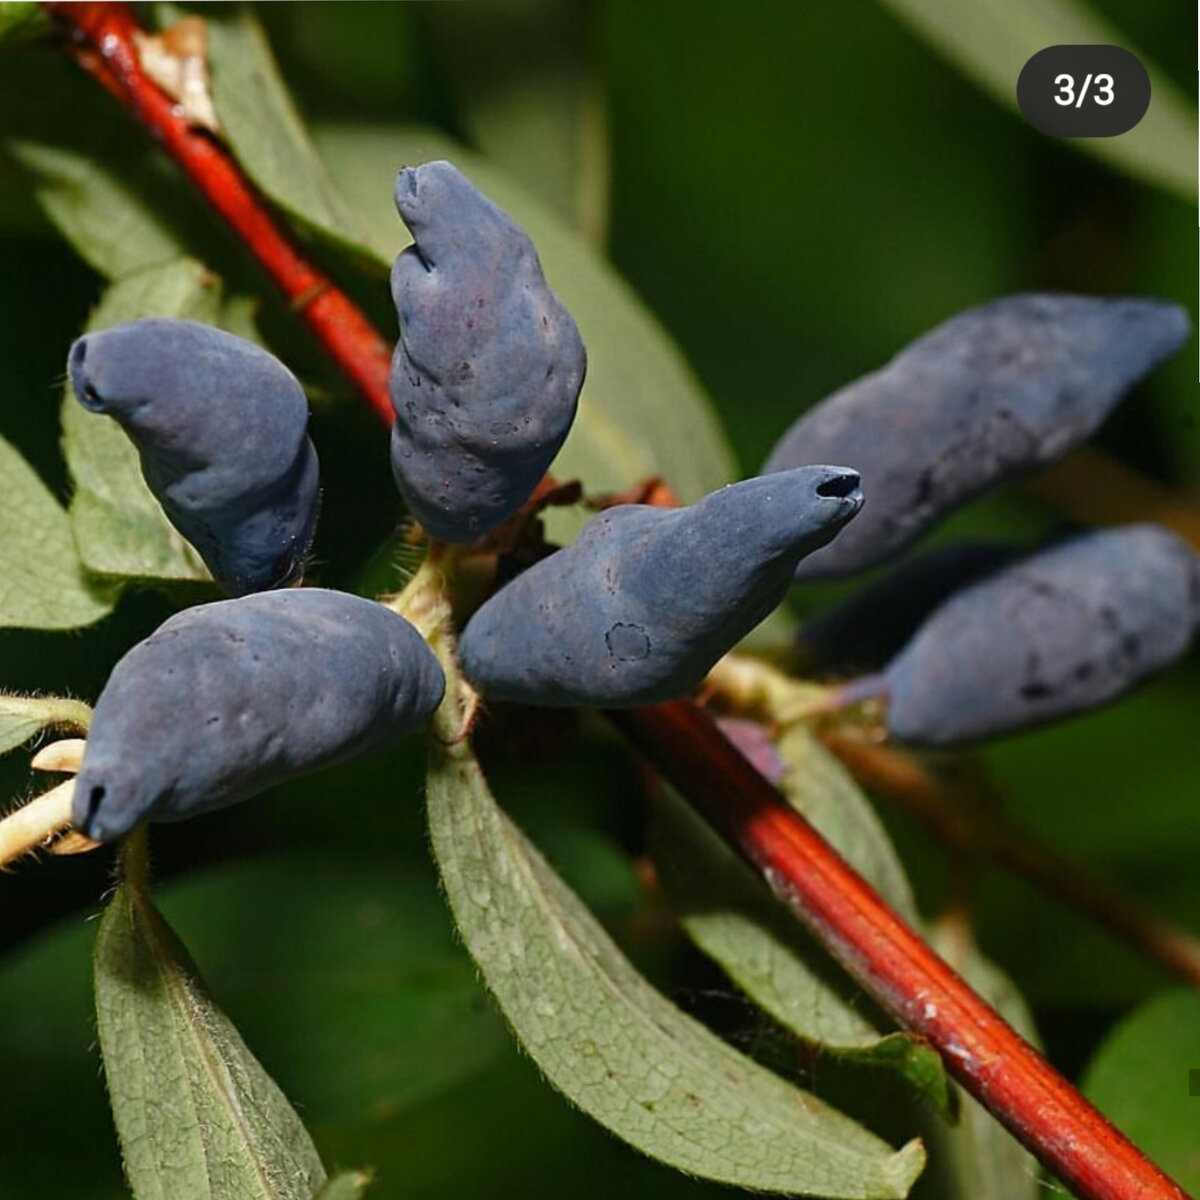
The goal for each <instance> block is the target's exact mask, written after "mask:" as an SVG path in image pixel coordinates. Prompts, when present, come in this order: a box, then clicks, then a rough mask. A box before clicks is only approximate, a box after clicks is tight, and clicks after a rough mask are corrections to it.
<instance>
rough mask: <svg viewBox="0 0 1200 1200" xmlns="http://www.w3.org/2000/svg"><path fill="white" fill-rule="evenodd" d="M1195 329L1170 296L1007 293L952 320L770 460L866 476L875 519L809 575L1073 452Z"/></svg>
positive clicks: (874, 553) (797, 428)
mask: <svg viewBox="0 0 1200 1200" xmlns="http://www.w3.org/2000/svg"><path fill="white" fill-rule="evenodd" d="M1188 328H1189V322H1188V317H1187V314H1186V312H1185V311H1184V310H1183V309H1182V308H1180V307H1179V306H1178V305H1175V304H1168V303H1166V302H1164V301H1161V300H1147V299H1137V298H1114V299H1097V298H1093V297H1088V296H1071V295H1054V294H1044V295H1039V294H1034V295H1018V296H1008V297H1005V298H1004V299H1001V300H996V301H993V302H992V303H990V304H984V305H981V306H980V307H978V308H972V309H968V310H967V311H966V312H964V313H961V314H959V315H958V316H956V317H953V318H952V319H951V320H949V321H947V322H945V323H944V324H942V325H939V326H938V327H937V328H936V329H934V330H933V331H932V332H930V333H927V334H926V335H925V336H924V337H922V338H919V339H918V340H917V341H915V342H914V343H913V344H912V345H911V346H909V347H908V348H907V349H905V350H903V351H901V353H900V354H898V355H897V356H896V357H895V358H894V359H892V361H891V362H890V363H888V365H887V366H885V367H883V368H882V369H881V370H878V371H875V372H874V373H872V374H870V375H867V376H864V377H863V378H862V379H859V380H858V381H857V382H855V383H852V384H850V385H849V386H848V387H845V388H843V389H842V390H841V391H839V392H836V393H835V394H834V395H832V396H830V397H829V398H828V399H826V400H824V401H822V402H821V403H819V404H818V405H816V407H814V408H812V409H810V410H809V411H808V412H806V413H805V414H804V415H803V416H802V417H800V419H799V420H798V421H796V423H795V424H794V425H793V426H792V427H791V429H789V430H788V432H787V433H786V434H785V435H784V436H783V438H782V439H781V440H780V442H779V444H778V445H777V446H776V447H775V449H774V451H773V452H772V453H771V456H770V458H768V460H767V463H766V466H765V467H764V468H763V469H764V470H765V471H778V470H786V469H788V468H791V467H797V466H801V465H802V464H804V463H808V462H852V463H854V464H855V465H856V466H857V467H858V468H859V470H860V471H861V472H862V478H863V488H864V489H865V491H866V494H867V497H868V500H867V504H866V506H865V508H864V509H863V512H862V515H861V516H860V517H859V518H858V520H857V521H855V523H854V525H853V526H852V527H851V528H850V529H848V530H847V531H846V533H845V534H844V535H843V536H842V537H839V538H838V539H837V541H836V542H834V543H833V544H832V545H831V546H829V547H828V548H827V549H825V550H823V551H822V552H821V553H819V554H814V555H813V556H812V557H811V558H809V559H807V560H806V561H805V562H804V563H803V564H801V566H800V569H799V571H798V572H797V578H798V579H818V578H826V577H832V576H839V575H846V574H851V573H853V572H855V571H861V570H864V569H866V568H867V567H871V566H874V565H876V564H877V563H880V562H883V561H885V560H886V559H889V558H891V557H893V556H894V555H896V554H898V553H899V552H900V551H901V550H903V549H904V547H905V546H907V545H909V544H910V543H911V542H912V541H913V540H914V539H915V538H916V537H918V536H919V535H920V534H921V533H923V532H924V531H925V530H926V529H928V528H930V527H931V526H932V525H934V524H936V523H937V522H938V521H940V520H941V519H942V518H943V517H945V516H947V515H948V514H949V513H951V512H952V511H953V510H954V509H956V508H958V507H959V506H960V505H962V504H964V503H966V502H967V501H968V500H970V499H972V498H973V497H975V496H977V495H979V494H980V493H981V492H983V491H985V490H986V489H988V488H989V487H991V486H992V485H994V484H997V483H999V482H1001V481H1002V480H1005V479H1008V478H1011V477H1014V476H1018V475H1022V474H1025V473H1027V472H1030V471H1034V470H1036V469H1038V468H1040V467H1043V466H1046V465H1047V464H1048V463H1052V462H1054V461H1056V460H1057V459H1059V458H1061V457H1062V456H1063V455H1065V454H1066V453H1067V452H1068V451H1069V450H1071V449H1072V448H1074V447H1075V446H1077V445H1078V444H1079V443H1080V442H1082V441H1083V440H1084V439H1085V438H1088V437H1090V436H1091V435H1092V434H1093V433H1094V432H1095V431H1096V429H1097V428H1099V426H1100V425H1101V424H1102V422H1103V421H1104V420H1105V418H1106V417H1107V416H1108V415H1109V413H1110V412H1111V411H1112V409H1113V408H1114V407H1115V405H1116V403H1117V401H1118V400H1119V399H1120V398H1121V396H1122V395H1123V394H1124V393H1125V392H1126V391H1127V390H1128V389H1129V388H1130V387H1131V386H1132V385H1133V384H1134V383H1136V382H1137V381H1138V380H1139V379H1141V378H1142V376H1143V375H1145V374H1146V373H1147V372H1149V371H1150V370H1151V369H1152V368H1154V367H1155V366H1157V365H1158V364H1159V363H1160V362H1162V361H1163V360H1164V359H1165V358H1168V357H1169V356H1170V355H1172V354H1174V353H1175V351H1176V350H1178V349H1179V347H1180V345H1181V344H1182V343H1183V341H1184V339H1185V338H1186V337H1187V334H1188Z"/></svg>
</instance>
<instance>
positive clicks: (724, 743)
mask: <svg viewBox="0 0 1200 1200" xmlns="http://www.w3.org/2000/svg"><path fill="white" fill-rule="evenodd" d="M609 716H610V717H611V719H612V720H613V721H614V723H615V724H616V725H617V726H618V727H619V728H620V729H621V730H622V731H623V732H624V733H625V735H626V736H627V737H628V738H629V739H630V741H632V742H633V743H634V744H635V745H636V746H637V747H638V748H639V749H640V750H641V751H642V753H643V754H645V755H646V757H647V758H648V759H649V760H650V761H651V763H653V765H654V766H655V767H656V768H657V769H658V770H659V771H661V772H662V774H663V775H664V776H665V777H666V778H667V779H668V780H669V781H670V782H671V783H672V784H674V785H675V787H676V788H678V789H679V790H680V791H681V792H682V793H683V794H684V795H686V796H687V798H688V799H689V800H690V801H691V802H692V803H693V804H694V805H696V807H697V809H698V810H699V811H700V812H701V813H702V814H703V815H704V816H705V818H706V819H707V820H708V821H709V822H710V823H711V824H712V825H713V826H714V827H715V828H716V830H717V831H718V832H719V833H720V834H721V836H722V837H723V838H724V839H725V840H726V841H727V842H729V843H730V844H731V845H732V846H734V847H735V848H736V849H737V850H738V851H739V852H740V854H741V855H742V857H743V858H744V859H746V860H747V861H748V862H749V863H750V864H751V865H752V866H753V867H754V868H755V869H756V870H757V871H758V872H759V874H761V875H762V877H763V878H764V879H765V880H766V881H767V883H768V884H769V885H770V887H771V889H772V891H774V893H775V895H776V896H778V898H779V899H780V900H781V901H782V902H783V903H784V904H786V905H787V907H788V908H789V909H791V911H792V912H793V913H794V914H795V915H796V916H797V917H798V918H799V919H800V920H801V922H803V924H804V925H806V926H807V927H808V929H809V930H811V931H812V933H813V934H814V935H815V936H816V937H817V939H818V940H819V941H820V942H821V944H822V945H823V946H824V947H825V948H826V949H827V950H828V951H829V952H830V953H831V954H832V955H833V956H834V957H835V958H836V959H837V960H838V961H839V962H840V963H841V964H842V966H843V967H844V968H845V969H846V971H847V972H849V974H850V975H851V976H853V978H854V979H855V981H856V982H857V983H858V984H859V985H860V986H861V987H862V989H863V990H864V991H865V992H867V994H868V995H870V996H871V997H872V998H873V999H874V1000H875V1001H876V1002H877V1003H878V1004H879V1005H880V1006H881V1007H882V1008H884V1009H885V1010H886V1011H887V1012H888V1013H889V1014H891V1016H893V1017H894V1018H895V1019H896V1021H897V1022H898V1023H899V1024H900V1025H901V1026H902V1027H903V1028H905V1029H908V1030H910V1031H912V1032H913V1033H916V1034H919V1035H920V1036H922V1037H925V1038H928V1040H929V1041H930V1042H931V1043H932V1044H933V1045H934V1046H936V1047H937V1049H938V1051H939V1052H940V1053H941V1055H942V1058H943V1059H944V1060H945V1063H946V1066H947V1068H948V1069H949V1070H950V1072H951V1073H952V1074H953V1075H954V1076H955V1078H956V1079H958V1080H959V1082H960V1083H961V1084H962V1085H963V1086H964V1087H965V1088H966V1089H967V1091H969V1092H970V1093H971V1094H972V1095H973V1096H974V1097H975V1098H976V1099H977V1100H979V1101H980V1102H981V1103H982V1104H984V1105H985V1106H986V1107H987V1108H988V1109H989V1110H990V1111H991V1112H992V1114H993V1115H994V1116H995V1117H996V1118H997V1119H998V1120H999V1121H1001V1122H1003V1124H1004V1125H1005V1126H1006V1127H1007V1128H1008V1129H1009V1130H1010V1131H1011V1132H1012V1133H1013V1134H1014V1136H1016V1137H1017V1138H1019V1139H1020V1141H1022V1142H1023V1143H1024V1144H1025V1145H1026V1146H1027V1147H1028V1148H1029V1149H1030V1150H1031V1151H1032V1152H1033V1153H1034V1154H1035V1155H1037V1157H1038V1158H1039V1159H1040V1160H1041V1161H1042V1163H1044V1164H1045V1165H1046V1166H1047V1167H1049V1168H1050V1170H1052V1171H1053V1172H1054V1173H1055V1174H1056V1175H1058V1176H1059V1178H1061V1179H1062V1180H1063V1181H1064V1182H1065V1183H1066V1184H1067V1185H1068V1186H1069V1187H1071V1189H1072V1190H1073V1191H1074V1192H1075V1193H1076V1195H1078V1196H1081V1197H1087V1198H1091V1197H1096V1198H1097V1200H1100V1198H1103V1200H1132V1198H1133V1197H1139V1198H1141V1200H1150V1198H1152V1197H1153V1198H1155V1200H1157V1198H1158V1197H1168V1196H1169V1197H1175V1198H1179V1197H1184V1195H1185V1193H1184V1192H1183V1191H1182V1190H1181V1189H1180V1188H1179V1187H1178V1186H1177V1185H1176V1184H1174V1183H1173V1182H1172V1181H1171V1180H1170V1179H1168V1178H1167V1177H1166V1176H1165V1175H1164V1174H1163V1173H1162V1172H1161V1171H1159V1169H1158V1168H1157V1167H1156V1166H1154V1164H1153V1163H1151V1162H1150V1161H1149V1159H1147V1158H1146V1157H1145V1156H1144V1155H1143V1154H1142V1152H1141V1151H1140V1150H1138V1149H1137V1147H1136V1146H1134V1145H1133V1144H1132V1143H1131V1142H1130V1141H1129V1140H1128V1139H1127V1138H1125V1136H1124V1135H1123V1134H1121V1133H1120V1132H1119V1131H1118V1130H1117V1129H1115V1128H1114V1127H1113V1126H1112V1125H1111V1124H1110V1123H1109V1122H1108V1121H1107V1120H1106V1119H1105V1117H1104V1116H1102V1115H1101V1114H1100V1113H1099V1112H1098V1111H1097V1110H1096V1109H1095V1108H1093V1107H1092V1105H1091V1104H1089V1103H1088V1102H1087V1101H1086V1100H1085V1099H1084V1098H1083V1097H1082V1096H1081V1095H1080V1094H1079V1092H1077V1091H1076V1090H1075V1088H1074V1087H1072V1086H1071V1084H1070V1083H1068V1082H1067V1080H1066V1079H1064V1078H1063V1076H1062V1075H1060V1074H1059V1073H1058V1072H1057V1071H1056V1070H1055V1069H1054V1068H1053V1067H1052V1066H1051V1065H1050V1064H1049V1063H1048V1062H1047V1061H1046V1060H1045V1059H1044V1058H1043V1057H1042V1056H1041V1055H1040V1054H1038V1052H1037V1051H1036V1050H1034V1049H1033V1047H1032V1046H1030V1045H1029V1044H1028V1043H1027V1042H1026V1041H1025V1040H1024V1039H1023V1038H1021V1036H1020V1035H1019V1034H1018V1033H1017V1032H1016V1031H1015V1030H1014V1029H1013V1028H1012V1027H1011V1026H1010V1025H1009V1024H1008V1023H1007V1022H1006V1021H1005V1020H1004V1018H1003V1017H1001V1016H1000V1014H999V1013H997V1012H996V1011H995V1010H994V1009H993V1008H992V1007H991V1006H990V1005H988V1004H987V1003H986V1002H985V1001H984V1000H982V999H981V998H980V997H979V996H978V995H976V993H975V992H974V991H972V990H971V988H970V987H969V986H968V985H967V984H966V983H964V982H963V980H962V979H961V978H959V976H958V975H956V974H955V972H954V971H952V970H951V969H950V967H948V966H947V965H946V964H945V963H944V962H943V961H942V959H940V958H939V957H938V956H937V955H936V954H935V953H934V952H933V950H931V949H930V948H929V946H927V945H926V944H925V942H923V941H922V940H921V938H920V937H919V936H918V935H917V934H916V933H914V932H913V930H912V929H910V928H909V927H908V926H907V925H906V924H905V923H904V922H903V921H902V920H901V919H900V918H899V917H898V916H896V914H895V913H893V912H892V911H891V909H890V908H889V907H888V906H887V904H886V903H885V902H884V900H883V899H882V898H881V897H880V895H879V893H878V892H876V891H875V890H874V889H873V888H872V887H871V886H870V884H868V883H867V882H866V881H865V880H864V879H863V878H862V877H861V876H860V875H858V873H857V872H856V871H855V870H854V869H853V868H852V867H851V866H849V864H847V863H846V862H845V861H844V860H843V859H842V858H841V857H840V856H839V855H838V853H837V851H836V850H834V849H833V848H832V847H831V846H830V845H829V843H828V842H826V841H825V839H824V838H823V837H822V836H821V835H820V834H819V833H818V832H817V831H816V830H815V829H814V828H813V827H812V826H811V825H810V824H809V823H808V822H807V821H806V820H805V819H804V818H803V817H802V816H800V815H799V814H798V813H797V812H796V811H795V809H793V808H791V807H790V806H789V805H788V803H787V802H786V801H785V800H784V799H783V797H782V796H781V795H780V794H779V793H778V792H777V791H776V790H775V789H774V788H773V787H771V785H770V784H769V783H768V782H767V781H766V780H765V779H764V778H763V777H762V776H761V775H760V774H759V773H758V772H757V771H756V770H755V769H754V768H753V767H752V766H751V765H750V763H748V762H747V761H746V759H745V758H743V757H742V755H741V754H740V753H739V751H738V750H737V749H736V748H735V747H734V746H733V745H732V744H731V743H730V742H729V741H728V740H727V739H726V738H725V737H724V735H723V734H722V733H721V732H720V730H719V729H718V728H717V727H716V725H715V723H714V722H713V720H712V718H711V717H710V716H709V715H708V714H707V713H706V712H704V711H703V710H702V709H700V708H697V707H696V705H694V704H692V703H691V702H690V701H676V702H674V703H671V704H660V705H657V706H655V707H653V708H640V709H633V710H630V711H628V712H613V713H610V714H609Z"/></svg>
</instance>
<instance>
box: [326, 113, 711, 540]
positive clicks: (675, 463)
mask: <svg viewBox="0 0 1200 1200" xmlns="http://www.w3.org/2000/svg"><path fill="white" fill-rule="evenodd" d="M313 132H314V136H315V138H316V141H317V145H318V146H319V147H320V149H321V153H322V155H323V156H324V158H325V160H326V161H327V162H328V163H329V165H330V168H331V170H332V171H333V174H334V176H335V177H336V178H337V180H338V182H339V184H340V185H341V187H342V189H343V191H345V193H346V195H347V196H348V197H349V198H350V200H351V201H353V202H354V204H355V205H356V207H357V208H358V210H359V211H360V212H361V213H362V215H363V219H364V223H365V224H366V227H367V229H368V231H369V232H368V236H369V239H370V243H371V245H372V246H374V247H375V249H376V252H377V253H378V254H379V256H380V257H381V258H382V259H383V260H384V261H386V262H390V261H391V260H392V258H393V257H394V256H395V255H396V254H397V253H398V252H399V251H400V250H402V249H403V248H404V247H405V246H406V245H407V244H408V242H409V238H408V235H407V232H406V231H405V229H404V226H403V225H402V224H401V223H400V218H399V217H398V216H397V215H396V211H395V208H394V207H393V205H392V188H391V177H392V173H393V172H394V171H395V170H397V169H398V168H399V167H401V166H403V165H405V164H411V163H419V162H425V161H428V160H429V159H435V158H448V159H450V160H451V161H453V162H454V164H455V165H456V166H457V167H459V168H460V169H461V170H462V171H463V172H464V173H465V174H466V175H468V176H469V177H470V178H471V180H472V181H473V182H474V183H475V184H476V185H477V186H478V187H480V188H481V189H482V190H483V191H484V192H486V193H487V195H488V196H490V197H491V198H492V199H493V200H495V201H496V203H497V204H499V205H500V206H501V207H502V208H504V209H506V210H507V211H508V212H509V213H510V214H511V215H512V216H513V218H514V219H515V220H516V221H518V222H519V223H520V224H521V225H522V226H523V227H524V228H525V230H526V231H527V232H528V233H529V236H530V237H531V238H532V239H533V241H534V244H535V245H536V246H537V249H538V254H539V255H540V257H541V260H542V264H543V266H544V267H545V271H546V277H547V279H548V280H549V282H550V286H551V287H552V288H553V289H554V290H555V292H557V293H558V295H559V296H560V297H561V298H562V300H563V303H564V304H566V305H567V307H568V308H569V309H570V310H571V313H572V315H573V316H574V318H575V320H576V322H577V323H578V325H579V328H580V331H581V332H582V334H583V340H584V342H585V343H586V344H587V350H588V373H587V381H586V382H585V384H584V388H583V398H582V400H581V402H580V407H579V415H578V416H577V418H576V420H575V424H574V427H573V428H572V430H571V433H570V436H569V437H568V438H567V442H566V445H565V446H564V447H563V449H562V452H561V453H560V454H559V456H558V458H557V459H556V460H555V462H554V465H553V471H554V473H555V474H556V475H558V476H559V477H560V478H570V477H573V476H578V477H579V478H581V479H583V480H584V481H585V483H586V484H587V486H588V489H589V490H590V491H604V490H617V489H621V488H625V487H628V486H629V485H630V484H632V483H634V482H636V481H637V480H639V479H642V478H645V477H647V476H650V475H662V476H663V477H664V478H666V480H667V481H668V482H669V483H670V484H671V486H672V487H673V488H674V489H675V491H676V492H677V493H678V495H679V496H680V498H681V499H683V500H685V501H691V500H696V499H699V497H700V496H702V495H704V494H705V493H707V492H710V491H712V490H714V489H715V488H718V487H720V486H721V485H722V484H724V483H727V482H728V481H729V480H730V478H731V477H732V476H733V474H734V471H735V467H734V463H733V460H732V456H731V453H730V451H729V448H728V446H727V445H726V443H725V440H724V438H723V436H722V434H721V431H720V428H719V426H718V425H717V422H716V420H715V418H714V416H713V413H712V411H711V409H710V407H709V404H708V401H707V399H706V398H705V396H704V394H703V392H702V391H701V389H700V386H699V384H698V383H697V382H696V379H695V378H694V376H693V375H692V373H691V371H690V370H689V368H688V366H687V364H686V363H685V362H684V360H683V358H682V357H681V355H680V353H679V351H678V350H677V349H676V347H675V346H674V345H673V344H672V343H671V341H670V339H669V338H668V337H667V335H666V334H665V333H664V332H663V330H662V329H661V328H660V327H659V325H658V323H657V322H656V321H655V319H654V318H653V316H651V314H650V312H649V311H648V310H647V309H646V308H645V307H644V306H643V305H642V303H641V301H640V300H638V298H637V297H636V296H635V295H634V293H633V291H632V290H631V289H630V288H629V286H628V284H626V283H625V282H624V281H623V280H621V278H620V277H619V276H618V275H617V274H616V272H615V271H614V270H613V269H612V268H611V267H610V266H609V265H608V264H607V263H606V262H605V261H604V260H603V259H602V258H601V257H600V256H599V255H598V254H597V253H596V252H595V251H594V250H592V249H591V248H590V247H589V246H588V245H587V244H586V242H584V240H583V239H582V238H581V237H580V236H579V235H578V234H576V233H574V232H572V231H571V230H570V229H569V228H568V227H567V226H566V225H564V224H563V223H562V221H560V220H559V219H558V218H557V217H555V216H554V215H553V214H552V213H550V212H548V211H547V210H546V209H545V208H543V207H542V206H541V205H540V204H539V203H538V202H537V201H536V200H533V199H531V198H530V197H529V196H528V195H527V194H526V193H525V192H523V191H522V190H521V189H520V188H518V187H516V186H515V185H514V184H513V183H512V182H511V181H510V180H509V179H508V177H507V176H505V175H503V174H501V173H499V172H498V171H496V170H495V168H494V167H492V166H491V165H490V164H488V163H487V162H486V161H485V160H483V159H481V158H479V157H478V156H477V155H473V154H471V153H470V152H469V151H466V150H463V149H462V148H461V147H460V146H458V145H456V144H455V143H453V142H451V141H450V140H449V139H447V138H445V137H444V136H442V135H441V134H439V133H435V132H432V131H429V130H425V129H418V128H414V127H387V128H370V127H364V126H326V127H323V128H321V127H318V128H317V129H315V130H314V131H313ZM381 176H382V178H381ZM552 533H554V535H555V536H561V533H560V531H559V530H558V529H557V528H554V527H552Z"/></svg>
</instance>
